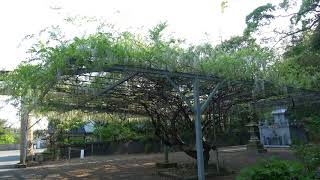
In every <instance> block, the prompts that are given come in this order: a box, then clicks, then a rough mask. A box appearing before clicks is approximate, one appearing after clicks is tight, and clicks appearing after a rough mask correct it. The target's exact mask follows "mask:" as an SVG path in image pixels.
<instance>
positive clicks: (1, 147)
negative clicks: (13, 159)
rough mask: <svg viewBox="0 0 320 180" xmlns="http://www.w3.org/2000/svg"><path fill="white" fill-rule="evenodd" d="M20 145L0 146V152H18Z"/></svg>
mask: <svg viewBox="0 0 320 180" xmlns="http://www.w3.org/2000/svg"><path fill="white" fill-rule="evenodd" d="M19 149H20V144H0V151H8V150H19Z"/></svg>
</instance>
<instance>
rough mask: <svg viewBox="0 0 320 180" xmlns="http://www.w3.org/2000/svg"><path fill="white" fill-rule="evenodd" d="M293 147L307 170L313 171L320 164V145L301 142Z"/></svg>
mask: <svg viewBox="0 0 320 180" xmlns="http://www.w3.org/2000/svg"><path fill="white" fill-rule="evenodd" d="M292 148H293V150H294V152H295V155H296V156H297V158H298V159H299V160H300V161H301V163H302V164H303V166H304V168H305V170H306V171H307V172H309V173H312V172H314V171H315V170H316V168H317V167H319V166H320V145H318V144H299V145H294V146H292Z"/></svg>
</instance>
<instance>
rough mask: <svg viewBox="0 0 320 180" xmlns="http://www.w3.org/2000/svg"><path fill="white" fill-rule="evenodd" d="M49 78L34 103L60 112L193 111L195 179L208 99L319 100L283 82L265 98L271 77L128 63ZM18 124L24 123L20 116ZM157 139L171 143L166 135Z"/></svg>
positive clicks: (226, 104) (226, 103)
mask: <svg viewBox="0 0 320 180" xmlns="http://www.w3.org/2000/svg"><path fill="white" fill-rule="evenodd" d="M55 79H56V80H55V81H54V82H53V83H52V84H50V85H49V86H48V85H44V86H46V87H50V89H48V90H47V91H45V94H44V95H43V98H42V99H41V101H40V102H39V104H38V106H39V107H45V108H46V109H49V110H52V111H63V112H64V111H69V110H75V109H76V110H81V111H84V112H99V113H101V112H107V113H127V114H132V115H144V116H148V115H151V113H154V112H155V111H160V114H161V113H163V114H168V116H164V117H170V116H173V117H172V118H173V119H174V118H176V116H177V114H174V113H172V112H170V109H172V108H177V109H178V111H180V110H179V108H181V109H182V111H183V112H182V113H183V114H184V115H186V116H192V117H194V118H191V119H190V120H191V121H192V123H194V125H195V127H194V130H195V132H196V152H197V153H196V156H195V157H196V158H197V164H198V177H199V179H204V157H203V152H204V150H203V147H205V148H206V147H207V146H208V145H207V143H206V142H205V139H203V134H202V132H203V131H206V130H207V129H205V128H206V126H202V125H201V123H211V122H207V121H204V120H202V118H201V117H202V115H203V114H205V113H209V114H211V112H210V111H212V109H210V104H212V103H214V102H215V101H219V102H220V103H221V106H222V107H221V109H220V110H223V111H228V110H229V109H230V108H231V107H232V106H234V105H237V104H240V103H248V102H251V103H252V102H255V103H257V106H263V105H264V104H270V105H271V104H272V105H275V103H278V104H279V103H280V104H288V103H289V104H290V103H292V101H294V100H295V99H296V100H298V102H305V101H309V100H311V99H312V101H319V100H320V98H319V97H320V96H318V94H317V93H315V92H312V91H305V90H303V91H301V90H300V91H297V89H294V88H287V87H286V92H285V93H283V92H282V94H284V96H282V98H281V99H282V100H281V101H274V100H271V101H270V102H268V101H267V100H265V99H267V98H268V97H271V96H279V94H281V92H279V90H277V88H275V86H274V85H273V84H272V83H267V82H257V81H253V80H252V81H239V80H230V79H225V78H221V77H218V76H213V75H207V74H202V73H185V72H173V71H169V70H163V69H156V68H146V67H139V66H132V65H128V66H126V65H115V64H113V65H108V66H102V67H101V68H99V67H95V68H86V67H81V66H77V65H74V64H72V63H70V64H68V70H67V71H64V73H61V72H60V71H59V70H58V71H57V73H56V78H55ZM299 99H300V100H299ZM301 99H302V100H301ZM267 102H268V103H267ZM172 105H173V106H172ZM175 106H177V107H175ZM21 120H22V121H23V120H27V118H22V119H21ZM152 121H153V124H154V126H158V125H161V124H159V122H158V121H157V120H156V119H153V118H152ZM22 124H24V125H27V123H25V122H22ZM21 129H23V128H21ZM160 131H166V128H165V127H164V128H162V129H161V128H160ZM158 133H161V132H158ZM162 133H166V132H162ZM162 140H163V141H164V142H165V143H167V144H170V143H171V144H172V142H170V140H169V139H166V138H164V139H162ZM175 141H178V144H179V143H180V145H181V144H183V141H182V140H181V139H179V137H176V139H175ZM23 142H24V144H25V147H24V148H25V149H24V151H21V152H20V153H22V154H21V156H22V157H23V158H26V147H27V138H26V136H25V139H23ZM209 148H210V147H209ZM24 161H25V160H24Z"/></svg>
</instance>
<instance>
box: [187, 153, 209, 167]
mask: <svg viewBox="0 0 320 180" xmlns="http://www.w3.org/2000/svg"><path fill="white" fill-rule="evenodd" d="M210 150H211V149H209V148H203V160H204V167H205V168H206V169H207V168H208V165H209V160H210ZM184 152H185V153H186V154H187V155H188V156H190V157H192V158H194V159H197V151H195V150H184Z"/></svg>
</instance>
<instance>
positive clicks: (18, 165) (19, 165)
mask: <svg viewBox="0 0 320 180" xmlns="http://www.w3.org/2000/svg"><path fill="white" fill-rule="evenodd" d="M15 167H16V168H26V167H27V165H26V164H20V163H18V164H16V165H15Z"/></svg>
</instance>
